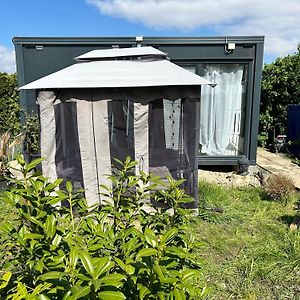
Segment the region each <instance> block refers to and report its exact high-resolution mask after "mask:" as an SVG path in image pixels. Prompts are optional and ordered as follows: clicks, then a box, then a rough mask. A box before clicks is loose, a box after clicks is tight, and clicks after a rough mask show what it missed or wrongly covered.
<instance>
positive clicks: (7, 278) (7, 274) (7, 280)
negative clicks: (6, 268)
mask: <svg viewBox="0 0 300 300" xmlns="http://www.w3.org/2000/svg"><path fill="white" fill-rule="evenodd" d="M11 275H12V273H11V272H6V273H5V274H4V275H3V276H2V278H1V281H4V282H3V283H2V284H1V285H0V290H1V289H4V288H5V287H6V286H7V285H8V283H9V280H10V278H11Z"/></svg>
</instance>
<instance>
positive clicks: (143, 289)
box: [138, 283, 151, 300]
mask: <svg viewBox="0 0 300 300" xmlns="http://www.w3.org/2000/svg"><path fill="white" fill-rule="evenodd" d="M138 291H139V296H140V299H141V300H143V299H144V298H145V297H146V296H147V295H149V294H151V292H150V290H149V289H148V288H147V287H146V286H144V285H142V284H140V283H138Z"/></svg>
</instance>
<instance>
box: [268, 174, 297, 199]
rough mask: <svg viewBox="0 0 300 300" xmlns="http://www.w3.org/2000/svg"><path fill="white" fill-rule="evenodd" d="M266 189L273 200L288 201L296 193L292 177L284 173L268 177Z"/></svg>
mask: <svg viewBox="0 0 300 300" xmlns="http://www.w3.org/2000/svg"><path fill="white" fill-rule="evenodd" d="M264 190H265V192H266V194H267V195H268V197H269V198H270V199H271V200H275V201H284V202H285V203H286V202H287V201H288V199H289V198H291V197H292V195H293V194H294V192H295V187H294V183H293V181H292V179H291V178H289V177H287V176H285V175H282V174H279V175H275V174H273V175H270V176H269V177H268V179H267V181H266V183H265V186H264Z"/></svg>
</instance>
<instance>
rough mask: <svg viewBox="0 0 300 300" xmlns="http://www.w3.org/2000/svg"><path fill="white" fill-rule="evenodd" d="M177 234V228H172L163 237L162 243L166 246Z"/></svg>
mask: <svg viewBox="0 0 300 300" xmlns="http://www.w3.org/2000/svg"><path fill="white" fill-rule="evenodd" d="M177 234H178V230H177V228H172V229H170V230H168V231H167V232H166V233H165V234H164V235H163V236H162V241H163V242H164V243H165V244H166V245H167V244H168V243H169V242H171V241H172V240H173V239H174V237H175V236H176V235H177Z"/></svg>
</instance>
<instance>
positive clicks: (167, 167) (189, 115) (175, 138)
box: [149, 99, 199, 208]
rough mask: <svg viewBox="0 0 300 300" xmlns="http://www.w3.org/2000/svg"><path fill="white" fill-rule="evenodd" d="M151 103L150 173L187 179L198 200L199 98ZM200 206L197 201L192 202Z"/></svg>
mask: <svg viewBox="0 0 300 300" xmlns="http://www.w3.org/2000/svg"><path fill="white" fill-rule="evenodd" d="M149 105H150V107H149V170H150V172H152V173H154V174H155V175H158V176H161V177H166V176H168V175H171V176H172V177H173V178H175V179H177V180H178V179H182V178H184V179H185V180H186V181H185V183H184V184H183V187H184V189H185V191H186V193H187V194H189V195H191V196H192V197H193V198H194V199H197V198H198V151H197V149H198V136H199V122H198V123H197V120H198V118H199V116H198V115H199V99H181V101H178V100H177V101H175V103H174V102H173V103H172V102H171V101H167V100H164V101H162V100H161V99H160V100H155V101H154V102H151V103H150V104H149ZM174 105H175V106H174ZM172 110H173V111H172ZM166 118H167V119H166ZM166 133H167V134H166ZM196 206H197V203H196V201H195V202H194V203H191V204H190V205H189V207H191V208H192V207H196Z"/></svg>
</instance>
